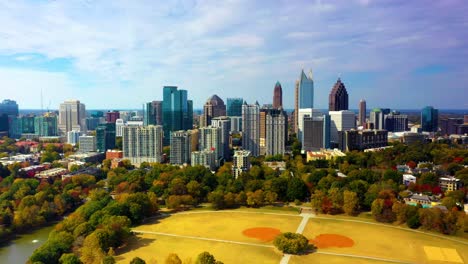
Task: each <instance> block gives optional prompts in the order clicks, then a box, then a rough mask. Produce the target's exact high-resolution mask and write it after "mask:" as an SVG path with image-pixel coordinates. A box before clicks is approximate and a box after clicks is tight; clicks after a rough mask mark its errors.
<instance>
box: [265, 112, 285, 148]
mask: <svg viewBox="0 0 468 264" xmlns="http://www.w3.org/2000/svg"><path fill="white" fill-rule="evenodd" d="M265 123H266V128H265V130H266V131H265V132H266V138H265V148H266V150H265V151H266V155H277V154H281V155H283V154H284V152H285V146H286V141H287V137H288V116H287V114H286V112H285V111H283V110H282V109H281V108H280V109H269V110H267V112H266V121H265Z"/></svg>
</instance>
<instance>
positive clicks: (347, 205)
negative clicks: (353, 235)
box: [343, 190, 359, 215]
mask: <svg viewBox="0 0 468 264" xmlns="http://www.w3.org/2000/svg"><path fill="white" fill-rule="evenodd" d="M358 204H359V199H358V196H357V194H356V193H355V192H351V191H348V190H345V191H344V193H343V211H344V212H345V213H346V214H348V215H354V214H356V210H357V207H358Z"/></svg>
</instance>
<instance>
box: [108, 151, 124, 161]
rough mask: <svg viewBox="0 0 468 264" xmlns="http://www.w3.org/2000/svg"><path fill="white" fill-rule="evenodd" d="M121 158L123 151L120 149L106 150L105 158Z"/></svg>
mask: <svg viewBox="0 0 468 264" xmlns="http://www.w3.org/2000/svg"><path fill="white" fill-rule="evenodd" d="M122 158H123V151H121V150H108V151H107V152H106V159H110V160H112V159H122Z"/></svg>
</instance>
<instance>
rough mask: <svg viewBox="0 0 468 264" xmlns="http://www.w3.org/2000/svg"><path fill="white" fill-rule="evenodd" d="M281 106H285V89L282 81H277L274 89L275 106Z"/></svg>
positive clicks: (276, 107)
mask: <svg viewBox="0 0 468 264" xmlns="http://www.w3.org/2000/svg"><path fill="white" fill-rule="evenodd" d="M280 107H283V89H282V88H281V83H280V82H276V84H275V89H274V91H273V108H275V109H278V108H280Z"/></svg>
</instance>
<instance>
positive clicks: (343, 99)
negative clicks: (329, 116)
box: [328, 78, 348, 111]
mask: <svg viewBox="0 0 468 264" xmlns="http://www.w3.org/2000/svg"><path fill="white" fill-rule="evenodd" d="M328 99H329V100H328V111H341V110H348V92H347V91H346V87H345V85H344V83H343V82H342V81H341V79H340V78H338V80H337V81H336V83H335V85H333V88H332V90H331V92H330V95H329V98H328Z"/></svg>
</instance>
